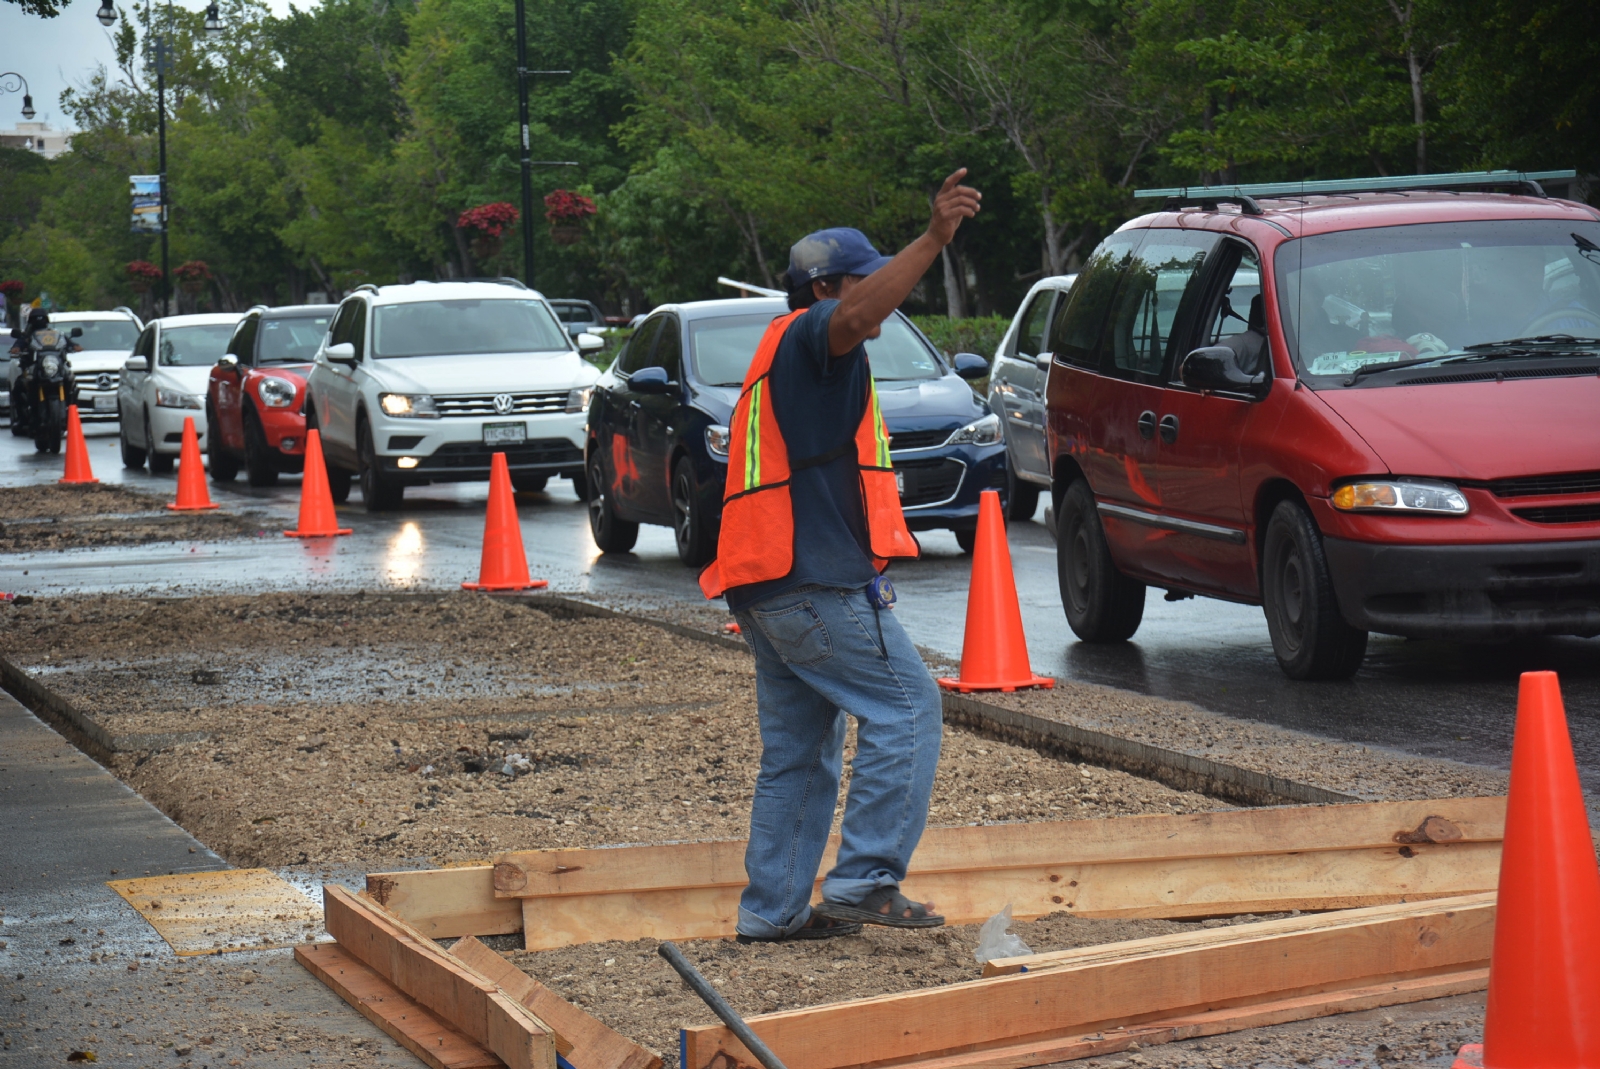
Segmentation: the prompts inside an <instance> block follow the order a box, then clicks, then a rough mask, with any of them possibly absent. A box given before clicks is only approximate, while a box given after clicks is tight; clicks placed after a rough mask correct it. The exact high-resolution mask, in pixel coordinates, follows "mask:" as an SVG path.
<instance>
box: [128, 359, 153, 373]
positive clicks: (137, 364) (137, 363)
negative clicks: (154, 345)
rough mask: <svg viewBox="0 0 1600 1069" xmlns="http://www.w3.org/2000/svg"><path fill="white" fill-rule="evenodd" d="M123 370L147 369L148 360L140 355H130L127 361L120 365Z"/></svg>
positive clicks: (148, 365)
mask: <svg viewBox="0 0 1600 1069" xmlns="http://www.w3.org/2000/svg"><path fill="white" fill-rule="evenodd" d="M122 370H124V371H149V370H150V361H148V360H146V359H145V358H144V357H142V356H130V357H128V362H127V363H125V364H123V365H122Z"/></svg>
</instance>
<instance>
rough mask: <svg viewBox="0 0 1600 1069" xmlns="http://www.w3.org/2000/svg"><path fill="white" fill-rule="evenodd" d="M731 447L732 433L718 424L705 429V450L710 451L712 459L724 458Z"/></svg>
mask: <svg viewBox="0 0 1600 1069" xmlns="http://www.w3.org/2000/svg"><path fill="white" fill-rule="evenodd" d="M732 445H733V432H732V431H730V430H729V429H728V428H726V427H724V426H723V425H722V424H720V423H713V424H712V425H711V426H709V427H707V428H706V448H707V449H709V450H711V455H712V456H714V457H725V456H727V455H728V448H729V447H730V446H732Z"/></svg>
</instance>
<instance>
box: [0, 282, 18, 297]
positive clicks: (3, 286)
mask: <svg viewBox="0 0 1600 1069" xmlns="http://www.w3.org/2000/svg"><path fill="white" fill-rule="evenodd" d="M0 293H3V294H5V295H6V296H7V297H16V296H20V295H21V293H22V280H21V279H16V278H8V279H6V280H5V281H4V282H0Z"/></svg>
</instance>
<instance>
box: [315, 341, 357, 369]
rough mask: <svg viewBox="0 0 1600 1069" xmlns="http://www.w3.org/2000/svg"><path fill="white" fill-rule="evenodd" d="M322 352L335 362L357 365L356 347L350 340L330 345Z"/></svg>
mask: <svg viewBox="0 0 1600 1069" xmlns="http://www.w3.org/2000/svg"><path fill="white" fill-rule="evenodd" d="M322 353H323V355H324V356H326V357H327V358H328V359H329V360H331V361H333V362H334V363H335V364H347V365H349V366H350V367H355V366H356V347H355V346H354V345H352V344H351V343H350V342H347V341H342V342H340V343H339V344H338V345H330V346H328V347H327V348H326V349H324V350H323V351H322Z"/></svg>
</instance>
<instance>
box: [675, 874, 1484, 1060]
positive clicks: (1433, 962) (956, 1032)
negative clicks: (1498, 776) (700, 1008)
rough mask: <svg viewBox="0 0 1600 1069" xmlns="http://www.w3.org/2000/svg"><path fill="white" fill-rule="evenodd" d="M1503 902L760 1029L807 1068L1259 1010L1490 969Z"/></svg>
mask: <svg viewBox="0 0 1600 1069" xmlns="http://www.w3.org/2000/svg"><path fill="white" fill-rule="evenodd" d="M1493 897H1494V896H1493V895H1470V896H1462V897H1459V898H1454V899H1442V900H1438V901H1434V902H1425V903H1420V904H1412V905H1410V906H1409V909H1406V910H1395V909H1390V910H1387V911H1384V912H1382V913H1380V914H1379V915H1377V916H1369V917H1366V918H1357V919H1356V922H1355V923H1349V918H1344V921H1345V923H1339V924H1336V925H1333V926H1329V927H1324V928H1320V929H1319V928H1313V929H1309V930H1304V929H1301V930H1289V931H1279V930H1276V929H1275V928H1274V927H1273V925H1275V924H1277V923H1279V922H1272V921H1268V922H1263V923H1261V924H1257V925H1249V926H1241V928H1240V929H1239V932H1240V935H1239V937H1238V938H1234V939H1230V940H1228V941H1225V942H1220V943H1214V944H1208V945H1200V946H1194V945H1182V944H1181V943H1180V942H1178V941H1174V945H1173V946H1172V947H1170V948H1169V947H1166V946H1163V945H1162V944H1161V941H1160V939H1157V940H1140V941H1139V942H1140V944H1141V946H1140V947H1139V948H1138V949H1136V950H1134V951H1132V952H1130V953H1129V955H1128V956H1126V957H1118V956H1116V955H1115V953H1114V948H1104V947H1102V948H1099V952H1100V954H1101V957H1100V959H1099V960H1094V961H1090V962H1087V963H1085V964H1080V965H1071V966H1063V967H1059V968H1049V969H1044V970H1042V971H1038V972H1026V973H1020V974H1017V975H1010V976H996V977H992V978H989V979H983V980H973V981H969V982H967V983H960V984H951V985H948V986H945V987H935V988H927V989H923V990H918V991H909V992H905V993H903V994H898V995H884V996H879V997H876V998H869V999H857V1000H855V1001H852V1002H843V1003H836V1004H833V1005H830V1006H819V1007H813V1008H810V1009H804V1010H792V1011H788V1012H785V1013H776V1014H767V1015H764V1016H760V1017H754V1018H751V1019H750V1022H749V1024H750V1027H751V1028H753V1029H754V1030H755V1032H756V1034H757V1035H759V1036H761V1038H762V1039H763V1040H764V1041H765V1042H766V1043H767V1045H768V1046H770V1047H771V1048H772V1049H773V1051H774V1053H776V1054H777V1055H778V1057H779V1058H780V1059H782V1060H783V1061H784V1062H785V1064H788V1065H801V1066H805V1067H806V1069H847V1067H854V1066H865V1065H878V1064H887V1063H892V1062H905V1061H925V1060H928V1059H932V1058H942V1057H950V1056H954V1055H958V1054H966V1053H971V1052H973V1051H980V1050H985V1049H990V1048H1000V1047H1016V1046H1018V1045H1021V1044H1032V1045H1036V1046H1037V1045H1042V1044H1045V1043H1047V1042H1048V1041H1050V1040H1053V1039H1062V1038H1067V1037H1071V1036H1081V1035H1085V1034H1091V1033H1094V1032H1098V1031H1103V1030H1104V1029H1107V1028H1124V1027H1128V1026H1132V1025H1142V1024H1149V1023H1151V1022H1152V1021H1159V1020H1163V1019H1167V1018H1177V1017H1188V1016H1192V1015H1196V1014H1206V1013H1213V1012H1216V1011H1218V1010H1224V1009H1238V1008H1241V1007H1244V1006H1248V1005H1250V1004H1252V1003H1255V1004H1260V1003H1264V1002H1273V1001H1280V1000H1285V999H1298V998H1303V997H1307V996H1312V995H1321V994H1326V993H1328V992H1330V991H1337V990H1349V989H1353V988H1365V987H1370V986H1372V985H1375V984H1394V983H1397V982H1400V981H1408V980H1415V979H1421V978H1426V977H1428V976H1436V975H1439V974H1444V973H1460V972H1465V971H1470V970H1481V969H1485V968H1487V966H1488V960H1489V954H1490V950H1491V945H1492V942H1493V934H1494V901H1493ZM1290 919H1292V920H1298V919H1299V918H1290ZM1187 935H1188V933H1183V935H1182V936H1180V939H1181V938H1183V937H1186V936H1187ZM1041 1026H1044V1027H1041ZM682 1049H683V1051H684V1067H683V1069H708V1067H709V1066H710V1064H711V1062H712V1060H713V1059H715V1058H717V1056H718V1055H719V1054H722V1053H726V1054H727V1056H728V1057H731V1058H733V1059H734V1060H735V1061H739V1062H743V1063H745V1064H747V1065H753V1064H755V1062H754V1059H753V1058H752V1057H751V1056H750V1055H749V1053H748V1052H747V1051H745V1050H744V1048H743V1046H742V1045H741V1044H740V1043H739V1042H738V1041H737V1040H736V1039H734V1038H733V1036H732V1035H731V1033H729V1032H728V1031H727V1029H726V1028H724V1027H722V1026H721V1025H716V1026H700V1027H696V1028H686V1029H684V1030H683V1044H682Z"/></svg>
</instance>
